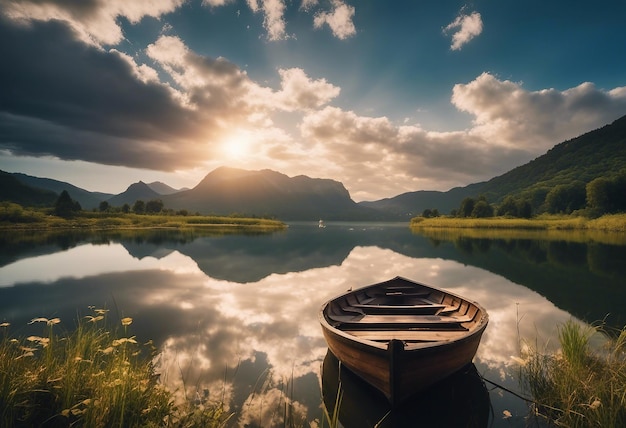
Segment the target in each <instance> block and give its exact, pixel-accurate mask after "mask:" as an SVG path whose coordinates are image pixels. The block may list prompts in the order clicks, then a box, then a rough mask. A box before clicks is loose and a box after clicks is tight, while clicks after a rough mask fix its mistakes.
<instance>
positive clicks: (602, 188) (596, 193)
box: [587, 177, 611, 214]
mask: <svg viewBox="0 0 626 428" xmlns="http://www.w3.org/2000/svg"><path fill="white" fill-rule="evenodd" d="M610 188H611V182H610V181H609V180H608V179H606V178H605V177H598V178H596V179H595V180H593V181H591V182H589V184H587V204H588V205H589V207H590V208H591V209H592V210H594V211H595V212H596V213H597V214H604V213H607V212H610V211H611V201H610V195H611V189H610Z"/></svg>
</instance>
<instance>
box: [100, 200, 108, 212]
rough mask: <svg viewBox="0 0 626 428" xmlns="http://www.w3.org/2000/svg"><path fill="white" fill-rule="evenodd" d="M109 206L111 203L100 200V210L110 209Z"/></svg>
mask: <svg viewBox="0 0 626 428" xmlns="http://www.w3.org/2000/svg"><path fill="white" fill-rule="evenodd" d="M109 208H111V207H110V206H109V203H108V202H107V201H102V202H100V205H99V206H98V209H99V210H100V212H105V211H108V210H109Z"/></svg>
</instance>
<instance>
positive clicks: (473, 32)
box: [443, 12, 483, 51]
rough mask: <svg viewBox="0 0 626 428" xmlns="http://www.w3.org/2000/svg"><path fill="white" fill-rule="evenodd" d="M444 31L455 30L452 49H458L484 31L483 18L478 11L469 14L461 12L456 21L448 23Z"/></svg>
mask: <svg viewBox="0 0 626 428" xmlns="http://www.w3.org/2000/svg"><path fill="white" fill-rule="evenodd" d="M443 31H444V33H446V34H447V33H448V32H450V31H454V34H452V45H451V46H450V49H452V50H453V51H457V50H460V49H461V48H462V47H463V46H464V45H465V44H467V43H468V42H469V41H470V40H472V39H473V38H474V37H476V36H479V35H480V33H482V32H483V20H482V17H481V16H480V13H478V12H472V13H471V14H469V15H464V14H460V15H459V16H457V17H456V19H455V20H454V21H452V22H451V23H450V24H448V25H447V26H446V27H445V28H444V29H443Z"/></svg>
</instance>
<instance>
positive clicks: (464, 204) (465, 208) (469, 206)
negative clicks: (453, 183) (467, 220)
mask: <svg viewBox="0 0 626 428" xmlns="http://www.w3.org/2000/svg"><path fill="white" fill-rule="evenodd" d="M475 204H476V201H474V199H472V198H469V197H468V198H465V199H463V200H462V201H461V207H460V208H459V212H458V214H459V217H470V216H471V215H472V211H474V205H475Z"/></svg>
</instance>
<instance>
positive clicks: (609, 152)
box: [361, 116, 626, 218]
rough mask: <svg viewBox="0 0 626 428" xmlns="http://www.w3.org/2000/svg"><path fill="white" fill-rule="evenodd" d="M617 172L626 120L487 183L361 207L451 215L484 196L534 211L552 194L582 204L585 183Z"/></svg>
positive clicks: (624, 150) (624, 161) (623, 155)
mask: <svg viewBox="0 0 626 428" xmlns="http://www.w3.org/2000/svg"><path fill="white" fill-rule="evenodd" d="M620 171H623V173H622V175H626V116H624V117H622V118H620V119H618V120H616V121H615V122H613V123H611V124H610V125H606V126H604V127H602V128H600V129H596V130H594V131H591V132H588V133H586V134H584V135H581V136H579V137H577V138H573V139H571V140H568V141H565V142H563V143H560V144H558V145H556V146H554V147H553V148H552V149H551V150H549V151H548V152H547V153H546V154H544V155H542V156H540V157H538V158H537V159H535V160H533V161H531V162H528V163H527V164H525V165H522V166H519V167H517V168H515V169H513V170H511V171H509V172H507V173H505V174H503V175H500V176H498V177H495V178H492V179H491V180H489V181H485V182H482V183H474V184H470V185H469V186H465V187H457V188H454V189H451V190H449V191H447V192H426V191H417V192H408V193H404V194H402V195H398V196H396V197H393V198H389V199H383V200H380V201H373V202H361V204H362V205H365V206H367V207H370V208H374V209H377V210H380V211H386V212H389V213H393V214H396V215H398V216H401V217H404V218H407V217H412V216H415V215H419V214H421V213H423V212H424V210H427V209H428V210H431V209H437V210H438V211H439V212H440V213H441V214H449V213H450V212H451V210H453V209H454V210H456V209H458V208H459V207H460V206H461V202H462V201H463V199H464V198H480V197H483V196H484V197H485V198H486V200H487V201H488V202H489V203H491V204H495V205H500V204H501V203H502V202H503V201H504V200H505V198H506V199H508V198H507V197H509V196H510V197H511V198H512V199H514V200H517V201H528V202H529V203H530V205H531V206H532V211H533V212H534V213H537V212H541V211H542V210H545V209H546V207H545V204H544V202H545V200H546V196H547V195H548V193H550V191H551V190H553V189H555V188H558V187H563V188H567V189H572V188H575V189H577V191H578V192H582V193H583V195H582V198H583V201H582V203H583V205H584V202H585V201H584V196H585V195H584V192H585V185H586V184H588V183H590V182H591V181H593V180H594V179H596V178H598V177H605V178H607V179H609V180H611V179H614V178H615V176H616V175H617V174H618V173H620ZM574 209H576V208H574ZM565 211H567V210H565Z"/></svg>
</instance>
